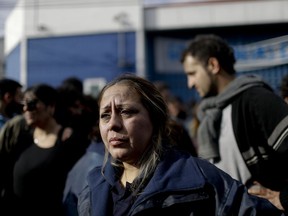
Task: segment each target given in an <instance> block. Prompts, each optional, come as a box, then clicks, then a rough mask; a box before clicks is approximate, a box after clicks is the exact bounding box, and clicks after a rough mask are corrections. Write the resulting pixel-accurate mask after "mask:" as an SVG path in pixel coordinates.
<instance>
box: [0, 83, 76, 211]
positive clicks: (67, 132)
mask: <svg viewBox="0 0 288 216" xmlns="http://www.w3.org/2000/svg"><path fill="white" fill-rule="evenodd" d="M58 94H59V93H58V91H57V90H56V89H55V88H53V87H52V86H49V85H47V84H39V85H34V86H31V87H29V88H28V89H27V90H26V91H25V92H24V100H23V112H24V114H23V116H24V119H25V124H26V126H27V127H28V128H29V130H27V131H28V132H27V133H22V136H21V137H19V138H18V143H17V144H15V146H13V147H11V148H12V149H10V150H9V151H8V156H6V158H8V160H7V161H8V162H9V167H10V169H8V170H7V172H8V173H6V175H5V176H8V177H9V176H10V179H9V181H6V182H8V184H7V185H6V190H5V195H4V198H3V197H2V198H3V199H4V202H5V204H6V209H7V208H8V210H9V211H10V213H11V214H10V215H31V216H33V215H64V213H63V210H62V208H63V207H62V194H63V190H64V184H65V180H66V176H67V173H68V172H69V170H70V169H71V167H72V166H73V164H74V163H75V162H76V161H77V160H78V158H79V157H80V156H81V155H79V153H78V152H79V151H77V150H76V147H75V140H74V141H73V131H72V129H71V128H69V127H63V126H62V125H61V124H59V123H58V122H57V119H56V118H55V117H54V115H55V112H56V111H57V105H58ZM0 145H1V144H0ZM3 149H4V148H0V150H3ZM1 153H2V152H0V154H1ZM0 214H1V212H0Z"/></svg>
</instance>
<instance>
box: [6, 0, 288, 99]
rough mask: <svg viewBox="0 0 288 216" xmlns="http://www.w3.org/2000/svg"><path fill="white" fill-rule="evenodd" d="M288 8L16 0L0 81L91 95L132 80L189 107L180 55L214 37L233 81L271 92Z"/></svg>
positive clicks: (281, 3) (200, 0)
mask: <svg viewBox="0 0 288 216" xmlns="http://www.w3.org/2000/svg"><path fill="white" fill-rule="evenodd" d="M287 8H288V1H287V0H242V1H241V0H230V1H228V0H226V1H225V0H222V1H216V0H142V1H141V0H105V1H104V0H94V1H91V0H73V1H71V0H58V1H45V0H37V1H35V0H26V1H24V0H20V1H19V2H18V4H17V6H16V7H15V9H14V10H13V12H12V13H11V14H10V16H9V17H8V19H7V21H6V29H5V55H6V67H5V75H6V76H9V77H12V78H15V79H17V80H19V81H21V83H22V84H23V85H27V86H29V85H32V84H34V83H37V82H48V83H50V84H52V85H55V86H57V85H58V84H59V83H60V82H61V81H62V80H63V79H64V78H66V77H68V76H78V77H79V78H81V79H82V80H83V81H85V82H86V81H87V83H89V86H91V89H92V88H93V89H97V85H98V87H101V86H102V85H104V84H105V82H107V81H110V80H111V79H113V78H114V77H115V76H117V75H119V74H121V73H123V72H132V73H137V74H139V75H141V76H145V77H147V78H148V79H150V80H152V81H153V80H164V81H166V82H167V83H168V84H169V85H170V86H171V90H172V91H173V92H174V93H175V94H177V95H179V96H180V97H182V99H183V100H184V101H188V100H191V99H193V98H194V97H197V95H196V93H195V95H193V94H191V91H189V90H188V89H187V87H186V77H185V75H184V74H183V71H182V67H181V64H180V63H179V58H180V54H181V51H182V50H183V48H184V47H185V46H186V44H187V42H188V41H189V39H190V38H192V37H194V36H195V35H196V34H200V33H215V34H218V35H220V36H222V37H224V38H226V39H227V40H228V41H229V42H230V43H231V45H233V46H234V48H235V52H236V56H237V59H238V63H237V70H238V72H239V73H250V72H253V73H259V74H261V75H263V77H264V78H266V79H267V81H268V82H270V84H271V85H272V86H273V87H275V89H277V85H278V83H279V79H281V77H282V76H283V74H288V38H287V37H288V36H287V35H288V28H287V24H288V13H287V12H286V9H287ZM95 86H96V88H95Z"/></svg>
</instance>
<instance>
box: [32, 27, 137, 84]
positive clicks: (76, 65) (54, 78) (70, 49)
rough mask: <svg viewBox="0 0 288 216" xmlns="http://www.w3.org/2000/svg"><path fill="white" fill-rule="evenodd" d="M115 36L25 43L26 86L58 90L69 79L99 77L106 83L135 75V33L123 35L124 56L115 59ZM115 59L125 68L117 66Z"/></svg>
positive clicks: (53, 39) (117, 41)
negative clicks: (43, 84)
mask: <svg viewBox="0 0 288 216" xmlns="http://www.w3.org/2000/svg"><path fill="white" fill-rule="evenodd" d="M118 36H119V35H118V34H117V33H111V34H97V35H84V36H83V35H80V36H69V37H55V38H38V39H29V40H28V48H27V50H28V57H27V59H28V63H27V77H28V78H27V82H28V83H27V84H28V86H30V85H33V84H35V83H39V82H46V83H48V84H51V85H53V86H58V85H59V84H60V83H61V81H62V80H63V79H65V78H67V77H69V76H77V77H79V78H80V79H82V80H84V79H86V78H97V77H103V78H105V79H106V80H107V81H109V80H111V79H113V77H115V76H117V75H118V74H120V73H122V72H124V71H125V72H126V71H129V72H135V33H134V32H126V33H124V36H125V44H124V45H125V49H124V51H125V54H123V55H124V56H118V48H119V46H118V45H119V44H118V43H119V37H118ZM122 42H123V41H122ZM122 45H123V44H122ZM119 58H120V59H125V63H126V64H123V65H119Z"/></svg>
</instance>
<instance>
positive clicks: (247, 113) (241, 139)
mask: <svg viewBox="0 0 288 216" xmlns="http://www.w3.org/2000/svg"><path fill="white" fill-rule="evenodd" d="M232 124H233V129H234V133H235V138H236V140H237V144H238V147H239V150H240V152H241V154H242V156H243V159H244V161H245V162H246V164H247V167H248V169H249V170H250V172H251V174H252V181H253V180H257V181H259V182H260V183H261V184H262V185H264V186H265V187H268V188H270V189H272V190H281V188H283V186H284V184H285V183H286V182H287V180H288V172H286V171H284V170H281V169H279V167H281V166H282V165H283V164H287V163H288V129H287V127H288V106H287V104H286V103H285V102H284V101H283V100H282V99H281V98H280V97H279V96H277V95H276V94H274V93H273V92H271V91H270V90H268V89H265V88H261V87H254V88H250V89H248V90H247V91H245V92H243V93H242V94H241V96H239V97H238V98H236V99H235V101H233V103H232Z"/></svg>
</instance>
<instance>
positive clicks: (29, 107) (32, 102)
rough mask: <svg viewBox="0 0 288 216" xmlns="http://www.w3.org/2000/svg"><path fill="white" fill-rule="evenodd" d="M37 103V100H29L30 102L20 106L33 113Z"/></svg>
mask: <svg viewBox="0 0 288 216" xmlns="http://www.w3.org/2000/svg"><path fill="white" fill-rule="evenodd" d="M38 102H39V100H38V99H33V100H30V101H24V102H23V103H22V104H23V106H26V107H27V110H28V111H34V110H36V109H37V103H38Z"/></svg>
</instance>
